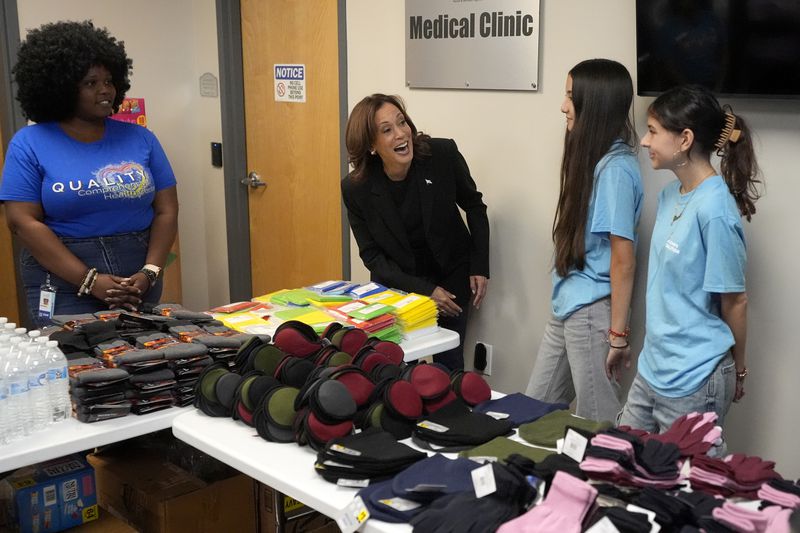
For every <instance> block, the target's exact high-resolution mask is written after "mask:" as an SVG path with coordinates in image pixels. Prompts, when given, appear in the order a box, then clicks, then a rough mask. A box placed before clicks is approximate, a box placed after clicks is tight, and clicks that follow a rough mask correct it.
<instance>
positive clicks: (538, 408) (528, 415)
mask: <svg viewBox="0 0 800 533" xmlns="http://www.w3.org/2000/svg"><path fill="white" fill-rule="evenodd" d="M563 409H569V405H568V404H566V403H547V402H542V401H540V400H536V399H534V398H531V397H530V396H526V395H524V394H522V393H521V392H515V393H513V394H509V395H507V396H504V397H502V398H498V399H496V400H489V401H486V402H483V403H479V404H478V405H476V406H475V407H473V409H472V410H473V411H477V412H479V413H487V412H489V411H491V412H493V413H504V414H507V415H508V418H506V419H504V420H508V421H509V422H511V423H512V424H513V425H514V427H517V426H519V425H520V424H527V423H528V422H533V421H534V420H537V419H539V418H541V417H543V416H544V415H546V414H547V413H549V412H551V411H560V410H563Z"/></svg>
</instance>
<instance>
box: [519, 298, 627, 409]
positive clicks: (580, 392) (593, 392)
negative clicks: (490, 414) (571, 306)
mask: <svg viewBox="0 0 800 533" xmlns="http://www.w3.org/2000/svg"><path fill="white" fill-rule="evenodd" d="M610 325H611V299H610V298H603V299H602V300H598V301H596V302H593V303H591V304H589V305H585V306H583V307H581V308H580V309H578V310H577V311H575V312H574V313H572V314H571V315H570V316H568V317H567V318H566V319H565V320H559V319H557V318H555V317H551V318H550V321H549V322H548V323H547V326H545V330H544V336H543V337H542V342H541V344H540V345H539V354H538V355H537V356H536V364H535V366H534V367H533V373H532V374H531V378H530V382H529V383H528V388H527V389H526V391H525V394H527V395H528V396H530V397H532V398H536V399H537V400H541V401H543V402H550V403H557V402H563V403H571V402H572V400H573V399H575V400H577V401H576V405H575V414H577V415H578V416H582V417H584V418H589V419H591V420H598V421H603V420H609V421H613V420H615V419H616V417H617V414H618V413H619V410H620V406H621V402H620V386H619V383H617V382H616V381H615V380H613V379H609V378H608V377H607V376H606V359H607V358H608V343H607V342H606V339H607V338H608V328H609V327H610Z"/></svg>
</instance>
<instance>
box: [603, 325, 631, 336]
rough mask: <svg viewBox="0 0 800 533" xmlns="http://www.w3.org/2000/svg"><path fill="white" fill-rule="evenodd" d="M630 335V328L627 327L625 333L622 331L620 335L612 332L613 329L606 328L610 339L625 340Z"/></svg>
mask: <svg viewBox="0 0 800 533" xmlns="http://www.w3.org/2000/svg"><path fill="white" fill-rule="evenodd" d="M630 333H631V328H629V327H626V328H625V331H623V332H622V333H618V332H616V331H614V330H613V329H611V328H608V334H609V335H611V336H612V337H622V338H627V337H628V335H630Z"/></svg>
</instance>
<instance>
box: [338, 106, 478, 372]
mask: <svg viewBox="0 0 800 533" xmlns="http://www.w3.org/2000/svg"><path fill="white" fill-rule="evenodd" d="M376 96H384V95H373V96H372V97H367V98H374V97H376ZM386 98H391V99H393V98H396V97H386ZM365 100H367V99H365ZM363 102H364V101H362V103H363ZM398 103H399V106H398V105H397V104H398ZM359 105H361V104H359ZM387 105H389V106H392V105H394V107H397V108H398V109H394V108H392V109H391V110H392V112H394V111H397V112H398V113H399V114H398V118H397V120H398V121H402V122H404V123H406V122H409V123H410V119H408V118H407V115H406V114H405V110H404V109H403V108H402V107H400V106H402V102H399V99H398V101H397V103H395V101H389V102H384V103H383V106H387ZM372 107H375V104H374V103H373V106H372ZM381 109H382V111H384V112H385V111H386V108H385V107H382V108H381ZM357 110H358V106H357V107H356V109H354V110H353V113H352V114H351V117H350V120H349V121H348V133H347V141H348V152H350V160H351V163H354V166H355V170H354V171H353V172H351V173H350V174H349V175H348V176H347V177H346V178H345V179H344V180H342V198H343V200H344V204H345V206H346V207H347V214H348V219H349V221H350V227H351V228H352V230H353V235H354V236H355V238H356V242H357V243H358V249H359V255H360V256H361V259H362V261H363V262H364V265H365V266H366V267H367V269H368V270H369V271H370V275H371V279H372V281H376V282H378V283H381V284H383V285H386V286H387V287H394V288H397V289H401V290H404V291H408V292H416V293H418V294H424V295H431V296H432V297H433V298H434V301H436V303H437V306H438V307H439V323H440V325H441V326H442V327H446V328H448V329H454V330H456V331H458V333H459V334H460V335H461V341H462V345H461V346H459V348H456V349H454V350H452V351H451V352H445V354H440V355H439V356H435V357H434V359H435V360H436V361H437V362H441V363H444V364H446V365H447V366H448V367H450V368H463V364H464V363H463V336H464V333H465V330H466V321H467V316H468V309H469V305H468V304H469V300H470V296H472V297H473V298H475V303H476V304H478V303H479V302H480V300H481V299H482V298H483V295H484V294H485V290H486V283H487V281H486V280H487V279H488V278H489V220H488V218H487V216H486V204H484V203H483V198H482V194H481V193H480V192H479V191H478V189H477V187H476V185H475V181H474V180H473V179H472V176H471V175H470V172H469V168H468V167H467V163H466V161H465V160H464V157H463V156H462V155H461V153H460V152H459V151H458V147H457V146H456V143H455V142H454V141H453V140H451V139H435V138H430V137H428V136H426V135H423V134H421V133H417V132H416V128H414V127H413V124H411V128H410V129H411V130H412V133H411V135H410V137H411V140H413V159H410V165H407V166H405V167H404V168H405V177H402V175H401V177H400V179H398V176H397V175H396V174H394V170H395V167H393V166H392V163H393V162H394V160H393V158H394V154H393V153H392V151H391V150H390V151H388V153H387V150H386V149H384V150H383V151H382V150H381V147H380V143H381V141H380V140H379V139H375V137H376V136H377V135H379V133H375V134H373V135H371V136H370V135H368V134H367V132H362V134H363V135H364V136H366V137H371V138H372V142H370V143H369V144H370V145H371V146H369V147H367V151H366V153H364V154H363V158H362V159H358V158H354V152H356V154H355V155H359V153H358V152H359V150H358V147H357V146H355V145H356V144H358V143H356V142H355V141H353V139H351V134H352V133H354V132H353V131H351V130H353V129H354V128H355V126H354V125H353V126H351V122H353V120H354V118H355V117H356V115H357ZM375 115H376V116H378V117H382V116H386V113H382V114H381V113H380V111H379V112H378V113H375ZM392 120H393V119H392V118H391V114H389V122H391V121H392ZM374 121H375V118H374V117H373V120H370V121H369V123H370V124H371V123H372V122H374ZM387 129H388V128H387ZM352 136H355V135H352ZM389 136H390V137H391V141H390V144H389V147H390V148H392V146H393V144H392V143H394V144H397V145H398V146H399V147H400V149H403V147H404V146H405V145H404V144H403V143H404V137H403V133H402V131H401V132H400V133H395V134H389ZM411 140H409V141H408V144H411ZM351 141H353V142H351ZM371 147H375V148H374V149H369V148H371ZM400 159H402V158H400ZM401 166H402V165H401ZM359 170H360V172H358V171H359ZM359 174H360V175H359ZM390 176H392V177H390ZM459 208H460V209H461V210H463V211H464V213H465V215H466V224H465V223H464V218H463V217H462V215H461V211H460V210H459ZM442 289H443V290H442ZM437 290H438V291H437ZM448 293H449V297H450V298H451V299H452V301H449V300H448V298H447V297H441V295H442V294H448ZM454 309H457V311H454Z"/></svg>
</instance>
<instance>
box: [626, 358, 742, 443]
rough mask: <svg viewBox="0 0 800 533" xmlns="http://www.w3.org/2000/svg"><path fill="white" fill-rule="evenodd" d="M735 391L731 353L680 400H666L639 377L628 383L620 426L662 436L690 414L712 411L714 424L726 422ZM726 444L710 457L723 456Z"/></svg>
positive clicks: (720, 424) (734, 371)
mask: <svg viewBox="0 0 800 533" xmlns="http://www.w3.org/2000/svg"><path fill="white" fill-rule="evenodd" d="M735 392H736V365H735V364H734V362H733V356H732V355H731V353H730V352H728V353H727V354H725V356H724V357H723V358H722V359H721V360H720V362H719V363H717V366H716V367H715V368H714V371H713V372H712V373H711V375H710V376H708V378H707V379H706V381H705V382H703V384H702V385H701V386H700V388H699V389H698V390H696V391H695V392H693V393H692V394H689V395H688V396H682V397H680V398H669V397H666V396H663V395H661V394H659V393H658V392H656V391H655V390H653V388H652V387H651V386H650V385H649V384H648V383H647V381H645V380H644V378H642V375H641V374H637V375H636V379H634V380H633V383H632V384H631V389H630V391H628V400H627V402H625V407H624V408H623V409H622V412H621V413H620V415H619V424H620V425H626V426H631V427H633V428H637V429H643V430H645V431H648V432H650V433H662V432H664V431H666V430H667V429H669V427H670V426H671V425H672V423H673V422H674V421H675V420H676V419H677V418H679V417H681V416H683V415H685V414H688V413H692V412H695V411H696V412H699V413H706V412H714V413H716V414H717V425H718V426H722V425H723V424H724V423H725V415H726V414H728V409H730V406H731V403H732V402H733V395H734V393H735ZM725 448H726V446H725V443H724V441H723V443H722V445H721V446H715V447H714V448H713V449H712V451H711V453H710V455H724V454H725Z"/></svg>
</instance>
